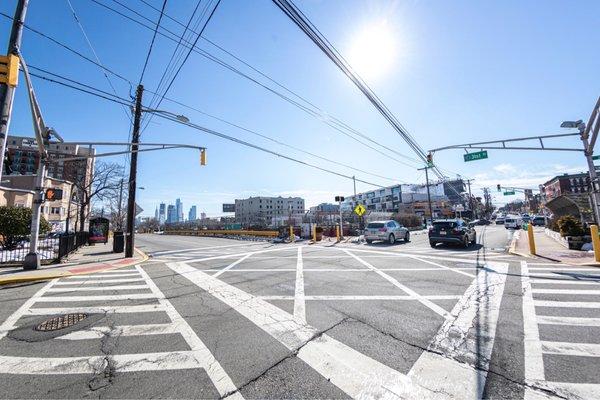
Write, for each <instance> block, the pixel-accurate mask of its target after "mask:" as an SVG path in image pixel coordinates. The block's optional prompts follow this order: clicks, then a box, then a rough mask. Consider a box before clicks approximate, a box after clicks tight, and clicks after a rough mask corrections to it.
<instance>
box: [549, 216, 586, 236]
mask: <svg viewBox="0 0 600 400" xmlns="http://www.w3.org/2000/svg"><path fill="white" fill-rule="evenodd" d="M556 224H557V225H558V230H559V232H560V235H561V236H581V235H585V231H584V229H583V226H582V225H581V221H579V220H578V219H577V218H575V217H573V216H572V215H563V216H562V217H560V218H559V219H558V221H557V222H556Z"/></svg>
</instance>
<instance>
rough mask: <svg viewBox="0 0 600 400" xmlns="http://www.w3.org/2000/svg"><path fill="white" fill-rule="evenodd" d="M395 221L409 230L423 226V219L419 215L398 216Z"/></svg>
mask: <svg viewBox="0 0 600 400" xmlns="http://www.w3.org/2000/svg"><path fill="white" fill-rule="evenodd" d="M394 220H395V221H396V222H398V223H400V224H402V225H404V226H405V227H407V228H414V227H420V226H422V225H423V217H421V216H419V215H417V214H396V215H395V216H394Z"/></svg>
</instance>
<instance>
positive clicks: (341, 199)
mask: <svg viewBox="0 0 600 400" xmlns="http://www.w3.org/2000/svg"><path fill="white" fill-rule="evenodd" d="M344 200H346V198H345V197H344V196H335V201H344Z"/></svg>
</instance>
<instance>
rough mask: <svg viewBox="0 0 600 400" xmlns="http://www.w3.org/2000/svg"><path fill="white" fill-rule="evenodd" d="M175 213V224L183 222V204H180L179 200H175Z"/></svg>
mask: <svg viewBox="0 0 600 400" xmlns="http://www.w3.org/2000/svg"><path fill="white" fill-rule="evenodd" d="M175 212H176V217H175V222H183V203H182V202H181V199H177V200H175Z"/></svg>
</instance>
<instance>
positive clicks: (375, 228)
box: [365, 220, 410, 244]
mask: <svg viewBox="0 0 600 400" xmlns="http://www.w3.org/2000/svg"><path fill="white" fill-rule="evenodd" d="M398 239H404V241H405V242H409V241H410V232H409V231H408V229H407V228H405V227H403V226H402V225H400V224H399V223H398V222H396V221H393V220H387V221H373V222H369V223H368V224H367V227H366V228H365V240H366V241H367V243H373V241H374V240H383V241H386V242H388V243H389V244H394V243H395V242H396V240H398Z"/></svg>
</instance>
